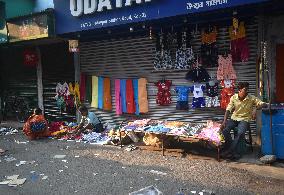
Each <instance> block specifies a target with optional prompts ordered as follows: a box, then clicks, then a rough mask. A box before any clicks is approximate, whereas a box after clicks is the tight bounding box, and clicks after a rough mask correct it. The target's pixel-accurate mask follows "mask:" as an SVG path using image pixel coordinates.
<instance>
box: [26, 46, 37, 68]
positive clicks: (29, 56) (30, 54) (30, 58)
mask: <svg viewBox="0 0 284 195" xmlns="http://www.w3.org/2000/svg"><path fill="white" fill-rule="evenodd" d="M23 55H24V65H25V66H27V67H31V68H35V67H36V66H37V64H38V56H37V53H36V52H35V51H34V50H28V49H27V50H25V51H24V52H23Z"/></svg>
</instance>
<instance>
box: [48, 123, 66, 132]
mask: <svg viewBox="0 0 284 195" xmlns="http://www.w3.org/2000/svg"><path fill="white" fill-rule="evenodd" d="M62 125H64V122H52V123H50V125H49V131H50V132H56V131H60V126H62Z"/></svg>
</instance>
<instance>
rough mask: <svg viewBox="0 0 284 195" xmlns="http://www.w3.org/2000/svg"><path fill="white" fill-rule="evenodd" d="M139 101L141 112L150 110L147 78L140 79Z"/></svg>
mask: <svg viewBox="0 0 284 195" xmlns="http://www.w3.org/2000/svg"><path fill="white" fill-rule="evenodd" d="M138 103H139V111H140V112H141V113H147V112H149V104H148V92H147V79H146V78H140V79H139V80H138Z"/></svg>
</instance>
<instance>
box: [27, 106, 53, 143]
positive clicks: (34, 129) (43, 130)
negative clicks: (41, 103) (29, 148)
mask: <svg viewBox="0 0 284 195" xmlns="http://www.w3.org/2000/svg"><path fill="white" fill-rule="evenodd" d="M23 132H24V134H25V135H26V136H27V137H28V139H30V140H34V139H38V138H42V137H49V136H50V132H49V131H48V124H47V121H46V119H45V118H44V116H43V115H42V110H41V109H40V108H35V109H34V113H33V114H32V115H31V116H30V117H29V118H28V120H27V122H26V123H25V124H24V127H23Z"/></svg>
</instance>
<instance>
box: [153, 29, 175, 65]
mask: <svg viewBox="0 0 284 195" xmlns="http://www.w3.org/2000/svg"><path fill="white" fill-rule="evenodd" d="M167 44H168V43H167V36H165V35H164V33H163V32H161V33H160V36H159V37H158V38H157V41H156V54H155V58H154V68H155V70H162V69H171V68H172V58H171V55H170V51H169V50H167V49H166V48H165V45H167Z"/></svg>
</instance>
